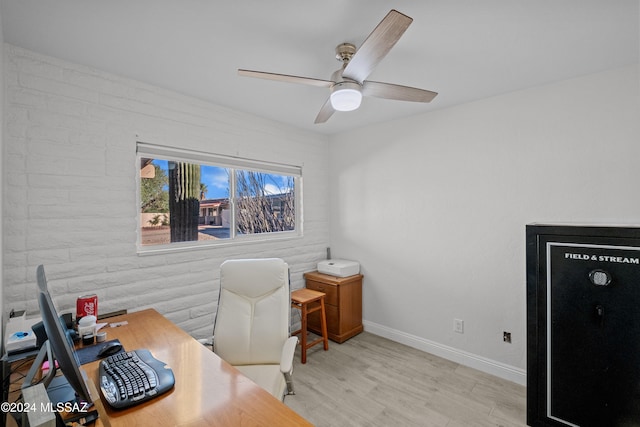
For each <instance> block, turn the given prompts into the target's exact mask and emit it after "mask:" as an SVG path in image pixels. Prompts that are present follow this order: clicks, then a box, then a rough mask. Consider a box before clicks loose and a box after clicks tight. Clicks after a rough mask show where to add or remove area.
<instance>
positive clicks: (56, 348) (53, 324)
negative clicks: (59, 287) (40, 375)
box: [37, 265, 93, 405]
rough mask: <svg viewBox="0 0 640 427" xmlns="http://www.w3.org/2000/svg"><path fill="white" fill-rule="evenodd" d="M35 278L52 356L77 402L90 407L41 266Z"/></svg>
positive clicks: (76, 363) (74, 357)
mask: <svg viewBox="0 0 640 427" xmlns="http://www.w3.org/2000/svg"><path fill="white" fill-rule="evenodd" d="M37 278H38V303H39V305H40V314H41V316H42V323H43V325H44V329H45V332H46V333H47V338H48V340H49V344H50V345H51V350H52V353H53V356H54V358H55V360H56V362H57V364H58V367H59V368H60V370H61V371H62V373H63V374H64V376H65V378H66V380H67V382H68V383H69V385H70V386H71V387H72V388H73V390H74V391H75V394H76V398H77V400H78V401H80V402H85V403H87V404H89V405H91V404H92V403H93V399H92V398H91V393H90V392H89V388H88V387H87V384H86V374H84V371H83V370H82V369H81V368H80V361H79V360H78V356H77V355H76V352H75V350H74V347H73V341H72V339H71V337H70V336H69V334H68V332H67V327H66V325H64V324H63V320H62V319H61V318H60V317H59V316H58V313H57V312H56V308H55V306H54V305H53V300H52V299H51V295H50V294H49V290H48V289H47V278H46V277H45V275H44V267H43V266H42V265H39V266H38V268H37ZM49 363H50V365H52V366H55V365H54V364H53V361H49ZM83 374H84V375H83Z"/></svg>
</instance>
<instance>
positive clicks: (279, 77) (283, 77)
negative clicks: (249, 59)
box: [238, 69, 334, 87]
mask: <svg viewBox="0 0 640 427" xmlns="http://www.w3.org/2000/svg"><path fill="white" fill-rule="evenodd" d="M238 74H239V75H241V76H244V77H256V78H259V79H267V80H276V81H279V82H285V83H300V84H304V85H311V86H318V87H331V85H332V84H333V83H334V82H332V81H330V80H321V79H313V78H310V77H298V76H290V75H287V74H276V73H266V72H264V71H252V70H242V69H238Z"/></svg>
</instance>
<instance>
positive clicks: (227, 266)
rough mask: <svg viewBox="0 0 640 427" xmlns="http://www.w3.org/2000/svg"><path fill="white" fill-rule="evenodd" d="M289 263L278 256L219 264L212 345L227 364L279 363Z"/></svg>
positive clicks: (287, 312)
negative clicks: (218, 289) (216, 310)
mask: <svg viewBox="0 0 640 427" xmlns="http://www.w3.org/2000/svg"><path fill="white" fill-rule="evenodd" d="M290 314H291V297H290V294H289V266H288V265H287V264H286V263H285V262H284V261H283V260H281V259H278V258H267V259H245V260H229V261H225V262H223V263H222V265H221V266H220V299H219V301H218V312H217V313H216V322H215V328H214V351H215V352H216V353H217V354H218V355H219V356H220V357H221V358H223V359H224V360H226V361H227V362H229V363H231V364H232V365H255V364H272V363H273V364H279V363H280V357H281V354H282V346H283V344H284V342H285V341H286V340H287V338H288V337H289V318H290Z"/></svg>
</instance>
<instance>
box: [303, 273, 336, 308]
mask: <svg viewBox="0 0 640 427" xmlns="http://www.w3.org/2000/svg"><path fill="white" fill-rule="evenodd" d="M307 288H309V289H312V290H314V291H318V292H324V293H325V294H327V295H326V296H325V297H324V302H325V304H327V305H338V289H337V287H336V286H333V285H328V284H326V283H321V282H316V281H315V280H309V279H307Z"/></svg>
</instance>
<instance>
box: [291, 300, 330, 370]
mask: <svg viewBox="0 0 640 427" xmlns="http://www.w3.org/2000/svg"><path fill="white" fill-rule="evenodd" d="M324 297H325V294H324V293H323V292H318V291H314V290H311V289H306V288H303V289H297V290H295V291H293V292H291V307H294V308H297V309H299V310H300V313H301V315H300V322H301V323H302V325H301V328H300V329H298V330H297V331H295V332H292V333H291V335H296V334H300V347H301V349H302V357H301V359H302V363H307V350H308V349H310V348H311V347H313V346H314V345H316V344H320V343H324V351H327V350H329V338H328V335H327V315H326V312H325V308H324ZM316 311H320V322H321V331H322V336H321V337H320V338H317V339H315V340H313V341H311V342H310V343H307V316H308V315H309V314H310V313H315V312H316Z"/></svg>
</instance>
